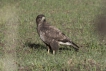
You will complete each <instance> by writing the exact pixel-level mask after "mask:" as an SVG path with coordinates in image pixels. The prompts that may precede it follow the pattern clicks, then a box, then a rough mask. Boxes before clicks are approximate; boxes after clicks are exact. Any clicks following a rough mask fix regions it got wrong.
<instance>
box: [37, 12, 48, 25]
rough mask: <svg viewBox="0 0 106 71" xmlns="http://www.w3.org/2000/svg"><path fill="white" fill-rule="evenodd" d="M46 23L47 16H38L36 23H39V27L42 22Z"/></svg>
mask: <svg viewBox="0 0 106 71" xmlns="http://www.w3.org/2000/svg"><path fill="white" fill-rule="evenodd" d="M45 21H46V18H45V16H44V15H43V14H40V15H38V16H37V17H36V23H37V25H38V24H39V23H42V22H45Z"/></svg>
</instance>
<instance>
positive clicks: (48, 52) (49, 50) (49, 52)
mask: <svg viewBox="0 0 106 71" xmlns="http://www.w3.org/2000/svg"><path fill="white" fill-rule="evenodd" d="M47 51H48V54H49V53H50V48H49V46H48V50H47Z"/></svg>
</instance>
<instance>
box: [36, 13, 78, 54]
mask: <svg viewBox="0 0 106 71" xmlns="http://www.w3.org/2000/svg"><path fill="white" fill-rule="evenodd" d="M36 24H37V32H38V35H39V36H40V38H41V40H42V41H43V42H44V43H45V44H46V46H47V47H48V53H49V52H50V50H52V51H53V54H55V53H56V51H57V50H58V49H59V45H60V44H62V45H69V46H72V47H73V48H74V49H75V50H76V51H78V50H79V47H78V46H77V45H76V44H75V43H74V42H73V41H71V40H70V39H69V38H68V37H67V36H65V34H64V33H62V32H61V31H60V30H59V29H57V28H55V27H54V26H51V25H50V24H49V23H48V22H47V21H46V18H45V15H43V14H40V15H38V16H37V17H36Z"/></svg>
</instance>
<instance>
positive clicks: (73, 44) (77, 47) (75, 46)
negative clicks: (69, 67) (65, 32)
mask: <svg viewBox="0 0 106 71" xmlns="http://www.w3.org/2000/svg"><path fill="white" fill-rule="evenodd" d="M70 43H71V44H72V45H71V46H73V47H74V49H75V50H76V51H78V50H79V46H78V45H77V44H75V43H74V42H72V41H71V42H70Z"/></svg>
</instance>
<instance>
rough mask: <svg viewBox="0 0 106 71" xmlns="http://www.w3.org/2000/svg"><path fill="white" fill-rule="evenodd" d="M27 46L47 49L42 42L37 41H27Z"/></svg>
mask: <svg viewBox="0 0 106 71" xmlns="http://www.w3.org/2000/svg"><path fill="white" fill-rule="evenodd" d="M24 46H25V47H29V48H32V49H39V48H40V49H46V47H45V46H44V45H42V44H36V43H31V42H26V43H25V45H24Z"/></svg>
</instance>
